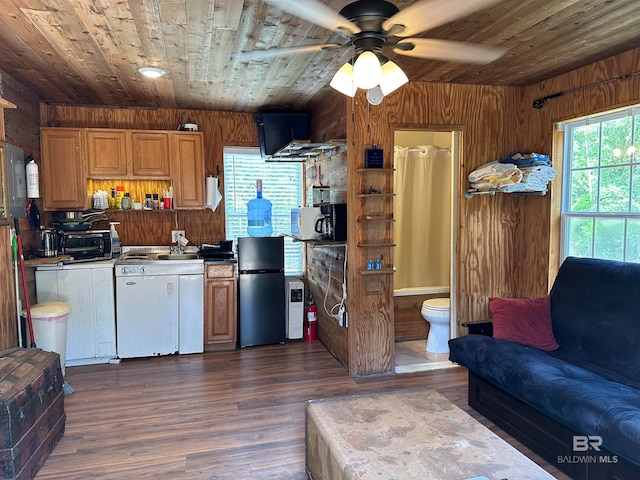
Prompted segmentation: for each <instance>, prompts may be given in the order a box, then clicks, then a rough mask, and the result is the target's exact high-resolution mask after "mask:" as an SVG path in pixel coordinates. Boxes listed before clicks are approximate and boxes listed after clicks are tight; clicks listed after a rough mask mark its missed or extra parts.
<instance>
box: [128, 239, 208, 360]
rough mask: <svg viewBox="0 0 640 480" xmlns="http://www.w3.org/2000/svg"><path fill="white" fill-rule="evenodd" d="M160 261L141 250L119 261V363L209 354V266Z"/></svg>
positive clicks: (190, 261) (193, 261) (196, 261)
mask: <svg viewBox="0 0 640 480" xmlns="http://www.w3.org/2000/svg"><path fill="white" fill-rule="evenodd" d="M157 257H158V255H156V254H154V253H145V252H140V251H136V252H134V253H131V254H124V255H123V256H122V257H121V258H120V259H119V260H118V261H117V262H116V268H115V277H116V326H117V328H116V334H117V352H118V357H120V358H135V357H151V356H158V355H170V354H174V353H180V354H185V353H201V352H203V351H204V261H203V260H202V259H187V258H186V257H185V259H184V260H156V258H157Z"/></svg>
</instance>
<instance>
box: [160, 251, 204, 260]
mask: <svg viewBox="0 0 640 480" xmlns="http://www.w3.org/2000/svg"><path fill="white" fill-rule="evenodd" d="M197 258H198V254H197V253H159V254H158V255H157V256H156V259H157V260H195V259H197Z"/></svg>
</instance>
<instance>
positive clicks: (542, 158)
mask: <svg viewBox="0 0 640 480" xmlns="http://www.w3.org/2000/svg"><path fill="white" fill-rule="evenodd" d="M501 162H502V163H513V164H514V165H517V166H519V167H527V166H532V165H551V160H549V156H548V155H543V154H541V153H535V152H531V153H528V152H525V153H523V152H515V153H512V154H511V155H509V156H508V157H504V158H503V159H502V160H501Z"/></svg>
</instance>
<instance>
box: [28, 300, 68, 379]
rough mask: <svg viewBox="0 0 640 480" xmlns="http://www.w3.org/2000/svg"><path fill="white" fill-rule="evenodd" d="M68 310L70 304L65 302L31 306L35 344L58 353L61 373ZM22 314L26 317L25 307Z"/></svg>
mask: <svg viewBox="0 0 640 480" xmlns="http://www.w3.org/2000/svg"><path fill="white" fill-rule="evenodd" d="M70 312H71V305H69V304H68V303H65V302H42V303H37V304H36V305H33V306H32V307H31V319H32V320H33V322H32V323H33V336H34V337H35V339H34V340H35V342H36V346H37V347H38V348H41V349H42V350H46V351H48V352H55V353H57V354H58V355H60V366H61V367H62V375H64V363H65V361H66V359H67V317H68V316H69V313H70ZM22 315H23V316H24V317H25V318H26V316H27V310H26V309H25V310H23V311H22Z"/></svg>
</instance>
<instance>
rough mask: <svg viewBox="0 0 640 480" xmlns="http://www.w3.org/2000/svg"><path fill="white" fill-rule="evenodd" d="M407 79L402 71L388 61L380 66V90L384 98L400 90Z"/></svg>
mask: <svg viewBox="0 0 640 480" xmlns="http://www.w3.org/2000/svg"><path fill="white" fill-rule="evenodd" d="M408 81H409V78H407V75H406V74H405V73H404V72H403V71H402V69H401V68H400V67H399V66H398V65H397V64H396V63H394V62H392V61H391V60H389V61H388V62H387V63H385V64H384V65H382V78H381V79H380V90H382V93H384V95H385V96H387V95H389V94H390V93H391V92H393V91H394V90H396V89H398V88H400V87H401V86H402V85H404V84H405V83H407V82H408Z"/></svg>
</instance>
